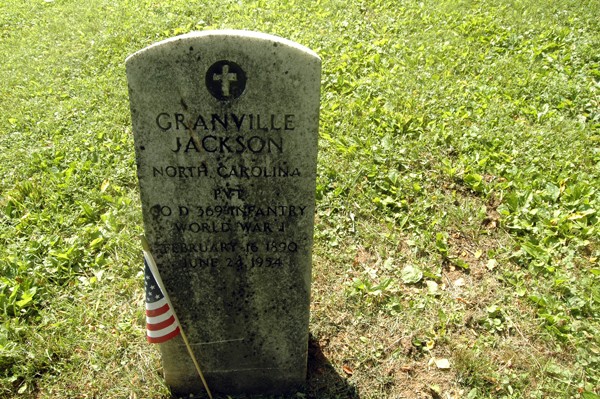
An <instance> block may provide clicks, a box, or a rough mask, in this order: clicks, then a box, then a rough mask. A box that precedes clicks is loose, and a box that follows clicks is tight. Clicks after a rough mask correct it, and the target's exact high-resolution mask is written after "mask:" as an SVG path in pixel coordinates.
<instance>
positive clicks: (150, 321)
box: [146, 309, 173, 324]
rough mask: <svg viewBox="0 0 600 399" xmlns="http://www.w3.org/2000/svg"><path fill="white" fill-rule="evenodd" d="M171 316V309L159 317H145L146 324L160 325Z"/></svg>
mask: <svg viewBox="0 0 600 399" xmlns="http://www.w3.org/2000/svg"><path fill="white" fill-rule="evenodd" d="M172 316H173V311H172V310H171V309H169V311H168V312H165V313H163V314H161V315H158V316H152V317H151V316H146V323H148V324H158V323H161V322H163V321H165V320H167V319H168V318H169V317H172Z"/></svg>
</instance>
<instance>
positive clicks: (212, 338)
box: [126, 31, 321, 394]
mask: <svg viewBox="0 0 600 399" xmlns="http://www.w3.org/2000/svg"><path fill="white" fill-rule="evenodd" d="M320 65H321V63H320V59H319V57H318V56H317V55H316V54H315V53H313V52H312V51H310V50H308V49H307V48H304V47H302V46H300V45H298V44H296V43H293V42H290V41H288V40H284V39H281V38H278V37H275V36H270V35H265V34H259V33H253V32H243V31H209V32H200V33H191V34H187V35H183V36H178V37H175V38H172V39H169V40H165V41H163V42H160V43H157V44H155V45H152V46H150V47H148V48H146V49H143V50H141V51H139V52H137V53H135V54H133V55H132V56H130V57H129V58H128V59H127V61H126V66H127V78H128V84H129V95H130V104H131V114H132V122H133V131H134V139H135V151H136V157H137V166H138V177H139V182H140V192H141V200H142V211H143V217H144V227H145V233H146V237H147V238H148V241H149V243H150V246H151V249H152V251H153V254H154V257H155V258H156V262H157V264H158V268H159V270H160V273H161V275H162V278H163V280H164V283H165V286H166V288H167V291H168V293H169V294H170V296H171V300H172V302H173V306H174V308H175V310H176V312H177V314H178V316H179V318H180V321H181V324H182V328H183V329H184V330H185V332H186V333H187V335H188V338H189V340H190V342H191V344H192V347H193V349H194V351H195V354H196V357H197V359H198V361H199V362H200V364H201V366H202V368H203V371H204V373H205V376H206V378H207V381H208V384H209V386H210V387H211V389H212V390H214V391H216V392H223V393H232V394H233V393H279V392H286V391H290V390H293V389H295V388H296V387H298V386H300V385H302V384H303V382H304V380H305V377H306V361H307V344H308V318H309V299H310V284H311V248H312V236H313V221H314V207H315V177H316V155H317V137H318V133H317V130H318V116H319V90H320ZM161 352H162V356H163V364H164V372H165V378H166V380H167V383H168V384H169V385H170V386H171V388H172V391H173V392H174V393H177V394H187V393H193V392H201V391H202V390H203V388H202V385H201V383H200V380H199V378H198V377H197V375H196V372H195V370H194V366H193V363H192V361H191V360H190V358H189V356H188V354H187V352H186V349H185V346H184V345H183V341H182V340H181V338H180V337H178V338H176V339H173V340H171V341H169V342H167V343H165V344H161Z"/></svg>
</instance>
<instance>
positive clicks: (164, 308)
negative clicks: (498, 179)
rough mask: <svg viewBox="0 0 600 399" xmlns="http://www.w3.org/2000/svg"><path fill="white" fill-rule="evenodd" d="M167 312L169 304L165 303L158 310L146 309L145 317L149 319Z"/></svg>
mask: <svg viewBox="0 0 600 399" xmlns="http://www.w3.org/2000/svg"><path fill="white" fill-rule="evenodd" d="M168 311H169V304H168V303H165V304H164V305H163V306H161V307H160V308H158V309H154V310H150V309H146V316H150V317H154V316H160V315H161V314H163V313H166V312H168Z"/></svg>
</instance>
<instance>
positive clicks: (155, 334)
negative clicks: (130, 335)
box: [146, 323, 178, 338]
mask: <svg viewBox="0 0 600 399" xmlns="http://www.w3.org/2000/svg"><path fill="white" fill-rule="evenodd" d="M177 327H178V324H177V323H173V324H170V325H169V326H168V327H165V328H163V329H162V330H157V331H151V330H148V331H147V332H146V333H147V335H148V336H149V337H150V338H160V337H163V336H165V335H168V334H169V333H171V332H172V331H175V329H177Z"/></svg>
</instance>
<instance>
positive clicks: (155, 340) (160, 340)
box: [146, 327, 180, 344]
mask: <svg viewBox="0 0 600 399" xmlns="http://www.w3.org/2000/svg"><path fill="white" fill-rule="evenodd" d="M179 333H180V331H179V327H177V328H176V329H175V330H173V331H171V332H170V333H168V334H167V335H163V336H160V337H153V338H151V337H149V336H146V339H147V340H148V342H150V343H151V344H160V343H163V342H166V341H168V340H170V339H171V338H174V337H176V336H178V335H179Z"/></svg>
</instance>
